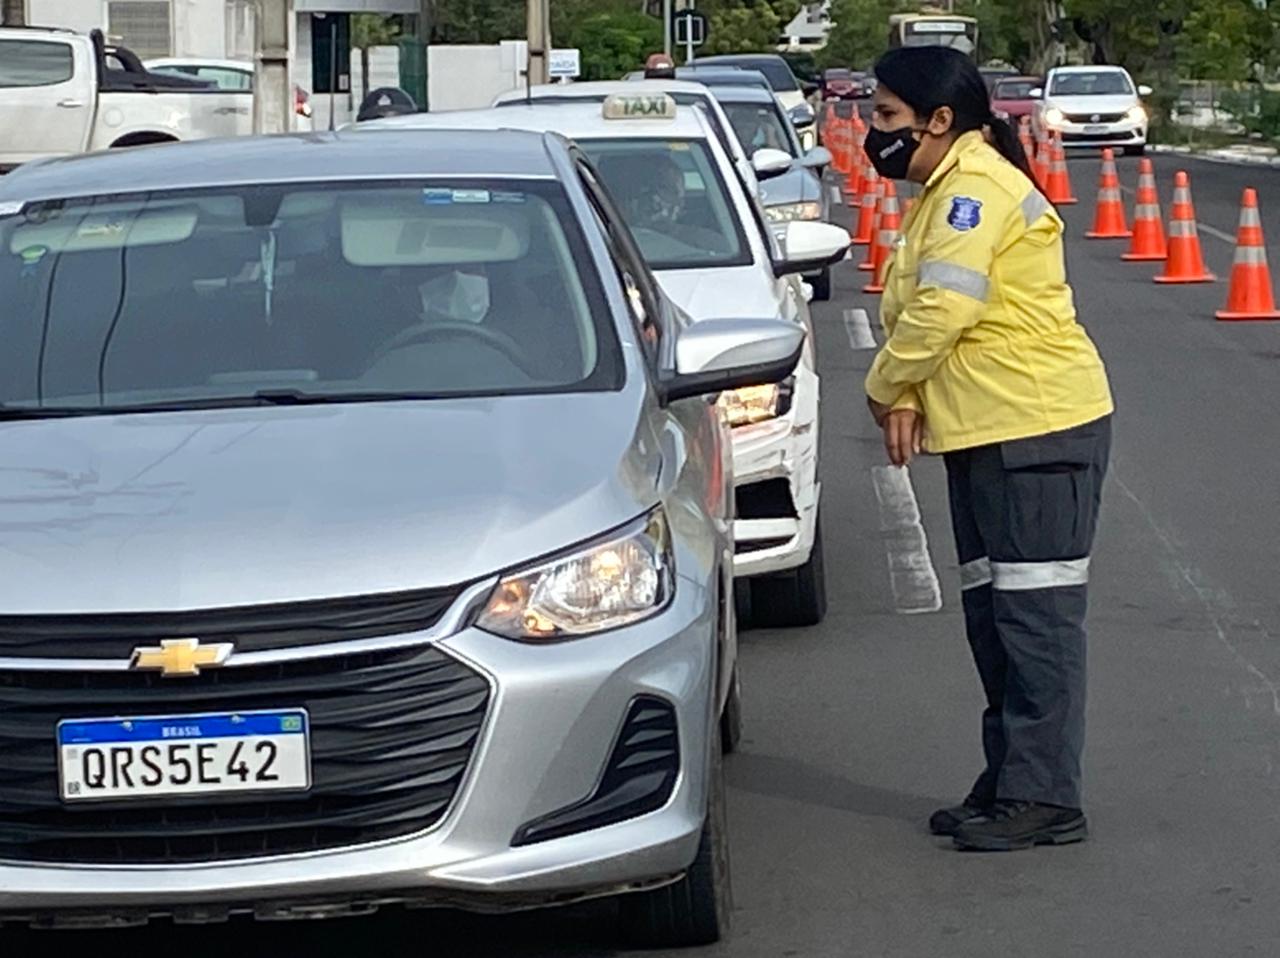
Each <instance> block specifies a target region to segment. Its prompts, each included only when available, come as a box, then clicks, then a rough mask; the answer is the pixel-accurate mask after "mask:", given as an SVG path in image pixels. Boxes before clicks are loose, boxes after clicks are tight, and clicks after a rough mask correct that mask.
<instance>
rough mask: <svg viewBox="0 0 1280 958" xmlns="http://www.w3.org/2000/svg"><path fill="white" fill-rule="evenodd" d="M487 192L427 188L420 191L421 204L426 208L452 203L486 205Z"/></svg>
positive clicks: (489, 196)
mask: <svg viewBox="0 0 1280 958" xmlns="http://www.w3.org/2000/svg"><path fill="white" fill-rule="evenodd" d="M490 201H491V195H490V193H489V191H488V190H446V189H439V188H428V189H425V190H423V191H422V202H423V203H425V204H426V205H427V206H450V205H452V204H454V203H459V204H461V203H488V202H490Z"/></svg>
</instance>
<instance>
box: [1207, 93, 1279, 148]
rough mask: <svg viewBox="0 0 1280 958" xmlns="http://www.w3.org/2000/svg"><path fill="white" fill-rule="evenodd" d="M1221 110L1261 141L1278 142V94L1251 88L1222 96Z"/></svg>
mask: <svg viewBox="0 0 1280 958" xmlns="http://www.w3.org/2000/svg"><path fill="white" fill-rule="evenodd" d="M1220 99H1221V103H1222V108H1223V109H1224V110H1226V111H1227V112H1228V113H1230V114H1231V116H1232V117H1233V118H1234V119H1235V120H1236V122H1237V123H1239V124H1240V125H1241V126H1243V127H1244V128H1245V131H1246V132H1248V133H1250V134H1252V135H1254V136H1257V137H1261V138H1263V139H1267V140H1280V92H1277V91H1274V90H1266V89H1262V88H1259V87H1252V88H1250V89H1247V90H1234V91H1229V92H1227V93H1224V94H1223V95H1222V97H1221V98H1220Z"/></svg>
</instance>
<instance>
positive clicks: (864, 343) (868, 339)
mask: <svg viewBox="0 0 1280 958" xmlns="http://www.w3.org/2000/svg"><path fill="white" fill-rule="evenodd" d="M844 330H845V332H846V333H848V334H849V345H850V346H851V347H852V348H853V349H855V350H857V349H875V348H876V337H875V335H874V334H873V333H872V332H871V318H870V317H869V316H868V315H867V311H866V310H865V309H846V310H845V311H844Z"/></svg>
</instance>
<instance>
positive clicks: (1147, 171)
mask: <svg viewBox="0 0 1280 958" xmlns="http://www.w3.org/2000/svg"><path fill="white" fill-rule="evenodd" d="M1138 171H1139V172H1138V200H1137V203H1136V204H1135V205H1134V207H1133V241H1132V242H1131V243H1130V244H1129V252H1127V253H1125V254H1124V256H1123V257H1121V258H1122V259H1126V260H1129V261H1130V262H1140V263H1145V262H1152V261H1155V260H1162V259H1165V258H1166V257H1167V256H1168V255H1169V253H1168V245H1167V244H1166V243H1165V238H1164V222H1163V220H1162V219H1161V217H1160V194H1159V193H1157V192H1156V173H1155V167H1154V166H1152V165H1151V161H1150V160H1147V159H1144V160H1143V161H1142V162H1141V164H1140V165H1139V166H1138Z"/></svg>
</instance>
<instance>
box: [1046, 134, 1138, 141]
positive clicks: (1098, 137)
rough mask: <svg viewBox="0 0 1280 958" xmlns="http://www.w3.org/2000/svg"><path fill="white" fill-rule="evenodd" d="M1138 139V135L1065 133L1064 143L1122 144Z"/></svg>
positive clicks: (1063, 136) (1063, 135)
mask: <svg viewBox="0 0 1280 958" xmlns="http://www.w3.org/2000/svg"><path fill="white" fill-rule="evenodd" d="M1136 138H1137V134H1136V133H1064V134H1062V142H1063V143H1122V142H1124V141H1126V140H1133V139H1136Z"/></svg>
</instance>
